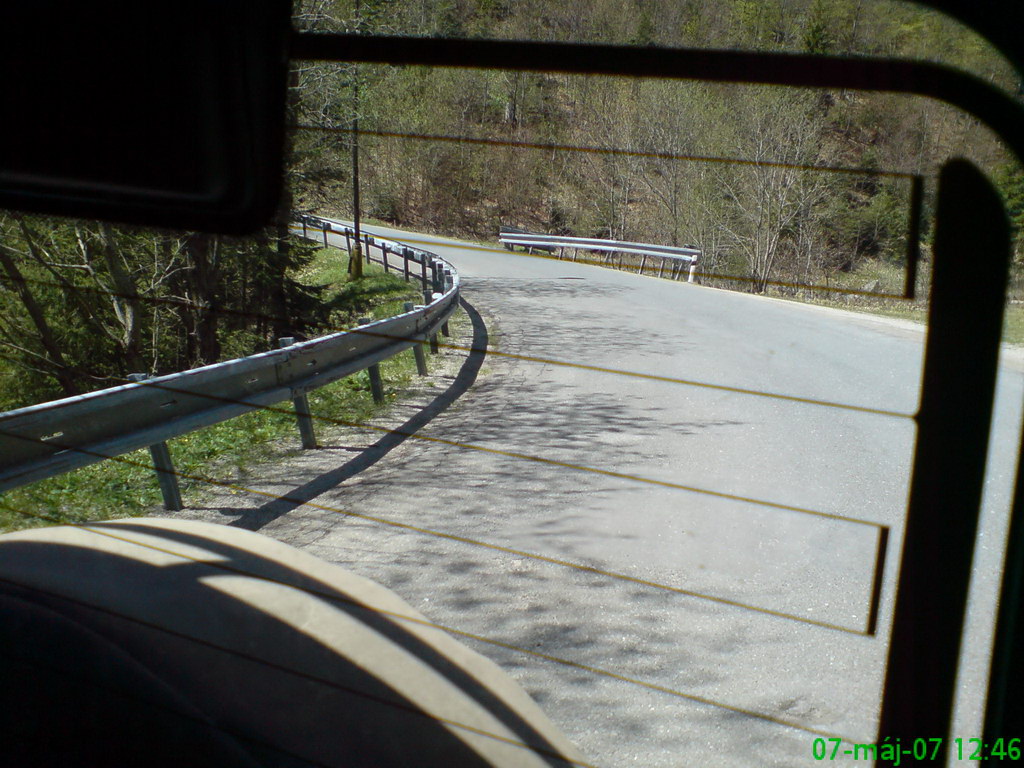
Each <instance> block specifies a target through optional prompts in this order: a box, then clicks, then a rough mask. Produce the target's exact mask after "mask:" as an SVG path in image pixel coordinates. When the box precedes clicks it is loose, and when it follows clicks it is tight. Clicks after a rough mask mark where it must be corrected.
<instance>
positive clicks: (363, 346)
mask: <svg viewBox="0 0 1024 768" xmlns="http://www.w3.org/2000/svg"><path fill="white" fill-rule="evenodd" d="M298 220H299V221H300V222H301V223H302V225H303V230H304V232H305V234H306V236H307V237H319V236H320V233H323V237H324V239H325V241H326V240H327V235H328V234H330V233H335V234H338V235H342V236H345V237H346V240H348V239H349V238H350V237H352V236H353V231H352V229H351V227H345V226H343V225H340V224H337V223H334V222H329V221H325V220H323V219H319V218H317V217H313V216H301V217H299V219H298ZM310 227H314V228H315V229H316V233H315V234H314V233H310V232H309V228H310ZM362 242H364V245H365V246H367V249H366V255H367V260H369V248H368V246H374V247H376V248H377V249H378V250H379V252H380V255H381V258H382V259H383V261H384V262H385V263H387V261H388V255H389V254H390V255H391V256H392V257H393V259H392V263H391V264H390V265H389V267H390V268H392V269H397V270H402V269H403V268H404V274H405V276H406V278H407V279H409V278H410V277H413V278H415V279H417V280H420V279H422V280H423V285H424V300H425V304H424V305H416V306H414V305H412V304H411V303H410V304H406V310H407V311H405V312H403V313H402V314H400V315H397V316H395V317H390V318H387V319H385V320H378V321H376V322H365V323H363V324H361V325H359V326H358V327H356V328H352V329H350V330H347V331H342V332H340V333H332V334H330V335H328V336H322V337H320V338H318V339H313V340H310V341H304V342H300V343H290V342H293V340H292V339H282V340H281V341H282V343H287V346H283V347H282V348H281V349H275V350H273V351H270V352H263V353H260V354H257V355H252V356H250V357H243V358H239V359H237V360H228V361H226V362H222V363H215V364H213V365H207V366H204V367H202V368H195V369H193V370H190V371H183V372H180V373H172V374H168V375H165V376H157V377H155V378H145V377H143V376H140V377H138V379H137V380H136V381H134V382H133V383H130V384H124V385H121V386H117V387H111V388H109V389H102V390H98V391H96V392H90V393H88V394H85V395H78V396H75V397H67V398H63V399H61V400H54V401H51V402H47V403H40V404H38V405H31V406H28V407H26V408H19V409H17V410H14V411H8V412H6V413H0V492H2V491H4V490H8V489H10V488H16V487H18V486H21V485H26V484H28V483H32V482H35V481H37V480H42V479H43V478H46V477H52V476H54V475H58V474H61V473H64V472H68V471H70V470H73V469H77V468H79V467H84V466H86V465H89V464H93V463H95V462H98V461H102V460H104V459H107V458H111V457H114V456H119V455H121V454H124V453H128V452H129V451H134V450H137V449H139V448H145V447H149V448H150V450H151V454H152V456H153V459H154V468H155V469H156V471H157V477H158V479H159V481H160V485H161V490H162V491H163V495H164V505H165V506H166V507H167V508H168V509H180V508H181V497H180V494H179V493H178V489H177V480H176V476H175V474H174V467H173V465H172V464H171V461H170V455H169V453H168V451H167V446H166V444H165V441H167V440H169V439H170V438H173V437H178V436H180V435H184V434H186V433H188V432H192V431H194V430H197V429H201V428H203V427H207V426H210V425H211V424H216V423H218V422H221V421H225V420H227V419H231V418H234V417H235V416H240V415H242V414H243V413H246V412H248V411H251V410H253V409H255V408H260V407H262V406H268V405H272V404H274V403H279V402H281V401H284V400H289V399H291V400H292V401H293V402H294V403H295V406H296V415H297V417H298V419H299V428H300V432H301V433H302V438H303V440H302V441H303V446H304V447H307V448H310V447H314V446H315V445H316V442H315V438H314V437H313V432H312V423H311V421H310V417H309V405H308V402H307V401H306V393H307V392H310V391H312V390H314V389H317V388H319V387H322V386H324V385H325V384H330V383H331V382H333V381H337V380H338V379H341V378H343V377H345V376H350V375H351V374H353V373H356V372H358V371H361V370H364V369H370V380H371V385H373V389H374V396H375V397H376V398H378V399H382V397H383V389H382V387H381V385H380V372H379V369H377V364H378V363H380V362H381V361H382V360H386V359H387V358H389V357H392V356H394V355H397V354H398V353H399V352H402V351H405V350H407V349H410V348H412V349H413V351H414V352H415V353H416V357H417V368H418V369H419V372H420V373H421V374H422V373H425V372H426V369H425V365H424V362H423V345H424V343H425V342H427V341H428V340H429V343H430V347H431V350H432V351H435V352H436V351H437V332H438V330H441V331H442V332H447V320H448V318H449V316H450V315H451V314H452V312H454V311H455V308H456V306H457V304H458V300H459V276H458V274H457V273H456V272H455V271H454V270H453V269H452V268H451V266H450V265H449V264H448V263H447V262H445V261H443V260H442V259H441V258H440V257H438V256H437V255H435V254H433V253H430V252H428V251H423V250H421V249H417V248H409V247H408V246H405V245H403V244H400V243H395V242H392V241H386V240H382V239H380V238H374V237H371V236H367V238H366V239H365V240H363V241H362ZM396 256H397V259H398V262H397V263H398V264H399V266H396V262H395V259H394V257H396ZM380 260H381V259H374V261H380ZM410 264H413V265H415V267H416V268H414V269H412V270H410ZM413 272H418V273H419V274H413ZM361 322H362V321H361ZM375 369H376V370H375ZM375 373H376V376H375V375H374V374H375Z"/></svg>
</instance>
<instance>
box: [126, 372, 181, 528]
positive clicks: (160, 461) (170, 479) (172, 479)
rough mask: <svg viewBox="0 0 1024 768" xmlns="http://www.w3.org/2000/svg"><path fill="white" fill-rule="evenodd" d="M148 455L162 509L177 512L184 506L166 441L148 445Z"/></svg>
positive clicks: (141, 376) (137, 376) (135, 377)
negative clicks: (157, 486)
mask: <svg viewBox="0 0 1024 768" xmlns="http://www.w3.org/2000/svg"><path fill="white" fill-rule="evenodd" d="M148 378H149V374H148V373H129V374H128V380H129V381H145V380H146V379H148ZM149 456H150V458H152V459H153V470H154V471H155V472H156V480H157V482H158V483H159V484H160V495H161V496H163V498H164V509H166V510H167V511H168V512H177V511H178V510H179V509H181V508H182V507H184V504H182V503H181V489H180V488H179V487H178V475H177V473H175V471H174V461H173V460H172V459H171V450H170V448H168V447H167V443H165V442H160V443H155V444H154V445H151V446H149Z"/></svg>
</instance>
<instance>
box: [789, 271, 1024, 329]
mask: <svg viewBox="0 0 1024 768" xmlns="http://www.w3.org/2000/svg"><path fill="white" fill-rule="evenodd" d="M921 267H922V269H921V272H920V273H919V274H918V289H917V293H918V297H919V298H918V299H915V300H913V301H908V300H906V299H900V298H888V297H876V296H861V295H856V294H848V293H843V292H844V291H848V290H853V291H863V290H866V289H871V291H872V292H873V293H884V294H896V295H898V294H900V293H902V291H903V279H904V276H903V270H902V268H900V267H897V266H893V265H890V264H885V263H882V262H868V263H866V264H865V265H864V266H862V267H861V268H859V269H857V270H855V271H853V272H849V273H839V274H837V275H835V276H834V277H833V278H831V279H830V280H829V281H828V283H827V285H828V287H829V288H832V289H834V290H832V291H821V290H816V291H793V290H789V291H783V290H776V291H770V292H769V295H771V296H776V297H777V298H783V299H789V300H792V301H799V302H802V303H806V304H818V305H821V306H827V307H835V308H838V309H848V310H851V311H854V312H865V313H868V314H873V315H883V316H885V317H896V318H900V319H902V320H911V321H913V322H917V323H927V322H928V302H927V295H928V286H929V282H930V279H931V276H930V271H929V265H928V264H927V263H924V264H922V265H921ZM1012 295H1013V292H1012V291H1011V296H1012ZM1003 341H1004V342H1006V343H1008V344H1024V304H1019V303H1015V302H1007V305H1006V310H1005V315H1004V321H1003Z"/></svg>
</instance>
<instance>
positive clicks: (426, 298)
mask: <svg viewBox="0 0 1024 768" xmlns="http://www.w3.org/2000/svg"><path fill="white" fill-rule="evenodd" d="M433 299H434V297H433V295H432V294H431V292H430V291H424V292H423V303H424V304H428V305H429V304H430V302H431V301H433ZM430 354H432V355H436V354H437V334H436V333H432V334H430Z"/></svg>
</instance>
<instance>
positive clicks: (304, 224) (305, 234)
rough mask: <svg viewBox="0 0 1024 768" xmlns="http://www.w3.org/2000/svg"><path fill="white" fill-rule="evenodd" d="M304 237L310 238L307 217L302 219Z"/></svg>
mask: <svg viewBox="0 0 1024 768" xmlns="http://www.w3.org/2000/svg"><path fill="white" fill-rule="evenodd" d="M302 236H303V237H308V236H309V233H308V232H307V231H306V217H305V216H303V217H302Z"/></svg>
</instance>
